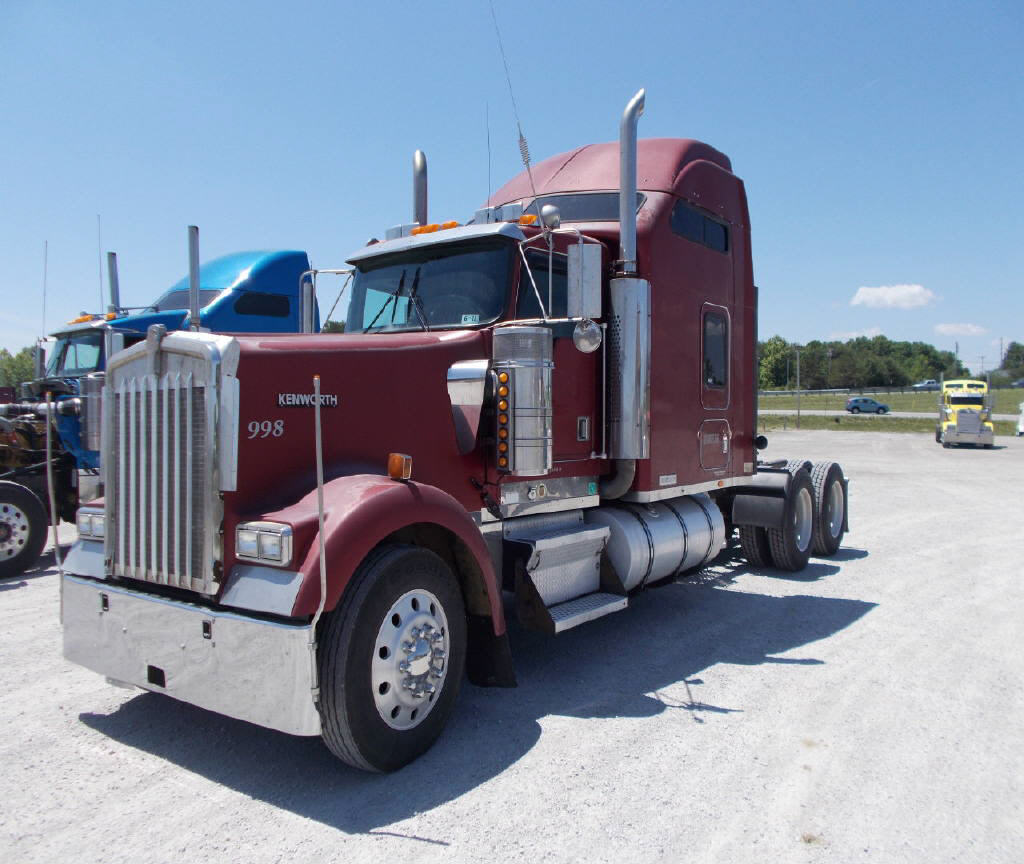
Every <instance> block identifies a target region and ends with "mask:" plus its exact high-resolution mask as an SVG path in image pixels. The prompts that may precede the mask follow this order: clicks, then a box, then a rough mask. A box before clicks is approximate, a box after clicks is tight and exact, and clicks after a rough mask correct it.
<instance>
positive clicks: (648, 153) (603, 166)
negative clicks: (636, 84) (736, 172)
mask: <svg viewBox="0 0 1024 864" xmlns="http://www.w3.org/2000/svg"><path fill="white" fill-rule="evenodd" d="M702 160H703V161H707V162H711V163H713V164H715V165H717V166H718V167H719V168H722V169H723V170H725V171H728V172H729V173H732V163H731V162H730V160H729V157H728V156H726V155H725V154H724V153H722V152H720V151H718V150H716V149H715V148H714V147H711V146H710V145H708V144H705V143H703V142H701V141H695V140H693V139H690V138H641V139H640V140H639V141H638V142H637V183H636V188H637V191H639V192H668V193H673V192H674V191H675V188H676V182H677V180H678V178H679V175H680V174H681V173H682V172H683V170H684V169H685V168H686V167H687V166H688V165H689V164H691V163H692V162H697V161H702ZM531 172H532V174H533V182H532V183H531V181H530V177H529V176H528V175H527V173H526V172H525V171H523V172H521V173H520V174H518V175H516V176H515V177H513V178H512V179H511V180H510V181H509V182H508V183H506V184H505V185H504V186H502V187H501V188H500V189H499V190H498V191H497V192H495V193H494V194H493V195H492V196H491V197H490V198H489V199H488V201H487V206H490V207H493V206H499V205H502V204H510V203H513V202H519V201H522V202H527V201H532V200H533V199H534V198H537V197H541V196H544V195H553V194H558V193H572V192H600V191H604V192H613V191H617V190H618V189H619V142H618V141H608V142H604V143H601V144H588V145H586V146H584V147H579V148H577V149H575V150H570V151H567V152H565V153H559V154H558V155H556V156H550V157H548V158H547V159H544V160H543V161H541V162H538V163H537V164H536V165H534V166H532V167H531ZM535 190H536V194H534V192H535Z"/></svg>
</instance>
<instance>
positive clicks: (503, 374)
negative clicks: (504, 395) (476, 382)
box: [498, 372, 508, 384]
mask: <svg viewBox="0 0 1024 864" xmlns="http://www.w3.org/2000/svg"><path fill="white" fill-rule="evenodd" d="M498 380H499V381H500V382H501V383H502V384H508V372H499V373H498Z"/></svg>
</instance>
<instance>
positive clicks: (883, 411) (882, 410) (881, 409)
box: [875, 408, 885, 414]
mask: <svg viewBox="0 0 1024 864" xmlns="http://www.w3.org/2000/svg"><path fill="white" fill-rule="evenodd" d="M875 413H876V414H884V413H885V409H884V408H879V409H878V410H877V411H876V412H875Z"/></svg>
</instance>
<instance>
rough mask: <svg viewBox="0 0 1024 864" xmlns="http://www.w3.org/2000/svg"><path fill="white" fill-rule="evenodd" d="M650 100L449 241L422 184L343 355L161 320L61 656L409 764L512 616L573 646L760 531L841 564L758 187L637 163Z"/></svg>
mask: <svg viewBox="0 0 1024 864" xmlns="http://www.w3.org/2000/svg"><path fill="white" fill-rule="evenodd" d="M643 104H644V96H643V91H641V92H640V93H638V94H637V95H636V96H635V97H634V99H633V100H632V101H631V102H630V103H629V105H628V106H627V108H626V111H625V113H624V115H623V118H622V121H621V127H620V141H619V142H618V143H617V144H616V143H611V144H597V145H591V146H588V147H581V148H579V149H577V150H574V151H572V152H570V153H564V154H561V155H559V156H556V157H553V158H550V159H547V160H545V161H543V162H541V163H540V164H538V165H536V166H532V169H531V173H532V178H531V177H529V176H527V175H526V174H523V175H521V176H519V177H517V178H515V179H514V180H512V181H511V182H510V183H508V184H507V185H506V186H505V187H503V188H502V189H501V190H499V192H497V193H496V194H495V195H494V196H493V197H492V198H491V199H490V201H488V202H487V204H486V206H484V207H483V208H481V209H480V210H478V211H477V212H476V214H475V216H474V218H473V220H472V222H471V224H466V225H458V224H457V223H454V222H441V223H432V222H430V221H429V219H428V217H427V208H426V183H425V176H423V175H421V174H420V173H417V174H416V182H415V184H414V187H415V189H416V190H417V191H416V195H415V201H416V203H415V206H414V214H415V223H414V224H410V225H402V226H397V227H396V228H394V229H392V230H390V231H389V232H388V234H387V236H386V239H385V240H383V241H381V242H376V241H371V243H370V244H369V245H367V246H366V247H365V248H363V249H361V250H360V251H358V252H356V253H355V254H353V255H352V256H350V258H349V262H350V264H351V265H352V267H353V269H354V271H355V272H354V279H353V282H352V295H351V303H350V307H349V314H348V318H347V322H346V333H345V334H344V335H325V336H320V337H317V338H316V339H312V338H310V337H301V336H298V337H297V336H269V335H268V336H237V337H232V336H227V335H213V334H204V333H186V332H178V333H163V332H161V331H160V330H158V329H156V328H151V330H150V332H149V334H148V336H147V339H146V341H145V342H144V343H140V344H139V345H136V346H134V347H132V348H129V349H127V350H126V351H124V352H122V353H120V354H118V355H117V356H115V357H113V358H112V359H111V361H110V364H109V367H108V375H107V381H106V385H105V387H104V397H103V398H104V405H105V408H104V413H103V417H104V430H103V435H104V443H103V464H104V468H105V471H106V477H107V481H106V488H107V495H106V498H105V500H104V502H103V505H102V506H91V507H86V508H82V510H81V511H80V520H79V522H80V524H83V521H84V522H85V523H86V524H90V523H91V525H92V529H91V531H86V530H83V533H82V538H81V540H80V541H79V543H78V544H76V546H75V548H74V549H73V551H72V552H71V554H70V555H69V556H68V559H67V562H66V565H65V570H64V576H63V592H64V593H63V625H64V652H65V656H66V657H67V658H68V659H70V660H72V661H74V662H76V663H80V664H82V665H84V666H86V667H88V668H90V669H93V670H95V671H97V672H99V673H101V674H104V675H106V676H108V677H110V678H111V679H115V680H117V681H120V682H123V683H127V684H129V685H132V686H136V687H141V688H144V689H148V690H155V691H159V692H162V693H166V694H168V695H171V696H173V697H175V698H178V699H182V700H184V701H187V702H190V703H192V704H195V705H199V706H202V707H204V708H207V709H210V710H213V711H219V712H221V713H224V714H227V715H230V716H233V717H238V718H242V719H245V720H248V721H250V722H254V723H258V724H260V725H263V726H266V727H270V728H272V729H277V730H280V731H283V732H288V733H292V734H297V735H321V736H323V738H324V741H325V742H326V743H327V745H328V747H329V748H330V749H331V750H332V751H333V752H334V753H335V754H336V755H337V756H338V757H340V758H341V759H342V760H344V761H346V762H348V763H349V764H351V765H354V766H357V767H360V768H364V769H369V770H377V771H386V770H392V769H395V768H398V767H400V766H401V765H404V764H406V763H407V762H409V761H411V760H412V759H414V758H416V756H418V755H419V754H421V753H422V752H424V751H425V750H426V749H427V748H428V747H429V746H430V745H431V744H432V742H433V741H434V740H435V739H436V737H437V736H438V735H439V734H440V732H441V729H442V727H443V726H444V724H445V721H446V720H447V717H448V715H449V714H450V712H451V710H452V707H453V703H454V701H455V698H456V693H457V691H458V689H459V686H460V683H461V679H462V675H463V670H464V669H465V670H466V671H467V672H468V676H469V678H470V680H471V681H472V682H473V683H475V684H479V685H498V686H513V685H514V684H515V681H516V679H515V671H514V666H513V657H512V648H511V645H510V643H509V638H508V633H507V629H506V620H505V606H504V603H503V596H504V595H506V594H507V595H508V598H509V603H510V605H511V606H512V607H513V608H514V609H515V614H516V615H517V616H518V618H519V619H520V620H521V621H522V622H523V624H524V625H525V626H527V627H531V628H536V629H539V630H541V631H544V632H546V633H548V634H551V635H552V636H554V635H555V634H558V633H561V632H564V631H565V630H567V629H569V628H572V627H576V626H579V625H582V624H585V623H587V622H589V621H591V620H593V619H595V618H598V617H600V616H604V615H608V614H611V613H615V612H619V611H622V610H624V609H626V608H627V607H628V605H629V602H630V597H631V596H633V595H634V594H635V593H636V592H638V591H641V590H643V589H644V588H645V586H648V585H651V584H653V583H655V582H658V581H660V580H665V579H669V578H672V577H674V576H676V575H677V574H679V573H683V572H688V571H691V570H694V569H695V568H700V567H702V566H704V565H705V564H707V563H708V562H709V561H711V560H713V559H714V558H715V557H716V556H717V555H718V554H719V552H720V551H721V550H722V549H723V547H724V546H725V545H726V543H727V540H728V538H729V536H730V535H731V534H733V532H734V530H736V529H738V530H739V533H740V544H741V547H742V549H743V552H744V554H745V555H746V557H747V560H748V561H749V562H750V563H751V565H752V566H756V567H762V566H775V567H778V568H782V569H788V570H799V569H801V568H803V567H804V566H805V565H806V564H807V561H808V557H809V555H810V554H811V553H812V551H813V552H814V553H815V554H819V555H831V554H833V553H835V552H836V551H837V549H838V548H839V544H840V542H841V540H842V537H843V535H844V532H845V531H846V530H847V519H846V514H847V512H848V507H847V482H846V478H845V477H844V475H843V471H842V469H841V468H840V466H839V465H837V464H836V463H834V462H819V463H811V462H808V461H806V460H791V461H788V462H787V461H786V460H779V461H777V462H775V463H772V464H767V463H764V462H762V461H760V460H759V458H758V450H759V449H763V448H764V447H765V446H766V442H765V441H764V440H763V439H760V438H759V437H758V436H757V435H756V425H755V423H756V404H755V393H756V389H755V388H756V374H755V358H754V350H755V344H756V310H757V304H756V296H755V288H754V282H753V275H752V267H751V259H750V229H749V219H748V215H747V205H746V199H745V194H744V189H743V184H742V182H741V181H740V180H739V178H738V177H737V176H736V175H735V174H734V173H733V172H732V167H731V164H730V162H729V160H728V158H727V157H725V156H724V155H723V154H722V153H720V152H718V151H717V150H714V149H713V148H711V147H709V146H707V145H706V144H701V143H699V142H697V141H692V140H685V139H655V140H644V141H640V142H639V143H638V142H637V140H636V126H637V122H638V119H639V116H640V114H641V112H642V109H643ZM620 163H621V170H620ZM414 165H415V166H417V170H418V169H420V168H423V167H425V163H424V161H423V159H422V157H421V154H417V158H416V159H415V160H414ZM638 179H639V182H638ZM623 626H626V622H625V621H624V622H623ZM552 650H554V648H553V649H552Z"/></svg>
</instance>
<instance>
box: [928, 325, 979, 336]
mask: <svg viewBox="0 0 1024 864" xmlns="http://www.w3.org/2000/svg"><path fill="white" fill-rule="evenodd" d="M935 332H936V333H938V334H939V335H940V336H982V335H984V334H985V333H988V330H986V329H985V328H984V327H981V326H979V325H977V324H936V325H935Z"/></svg>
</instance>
